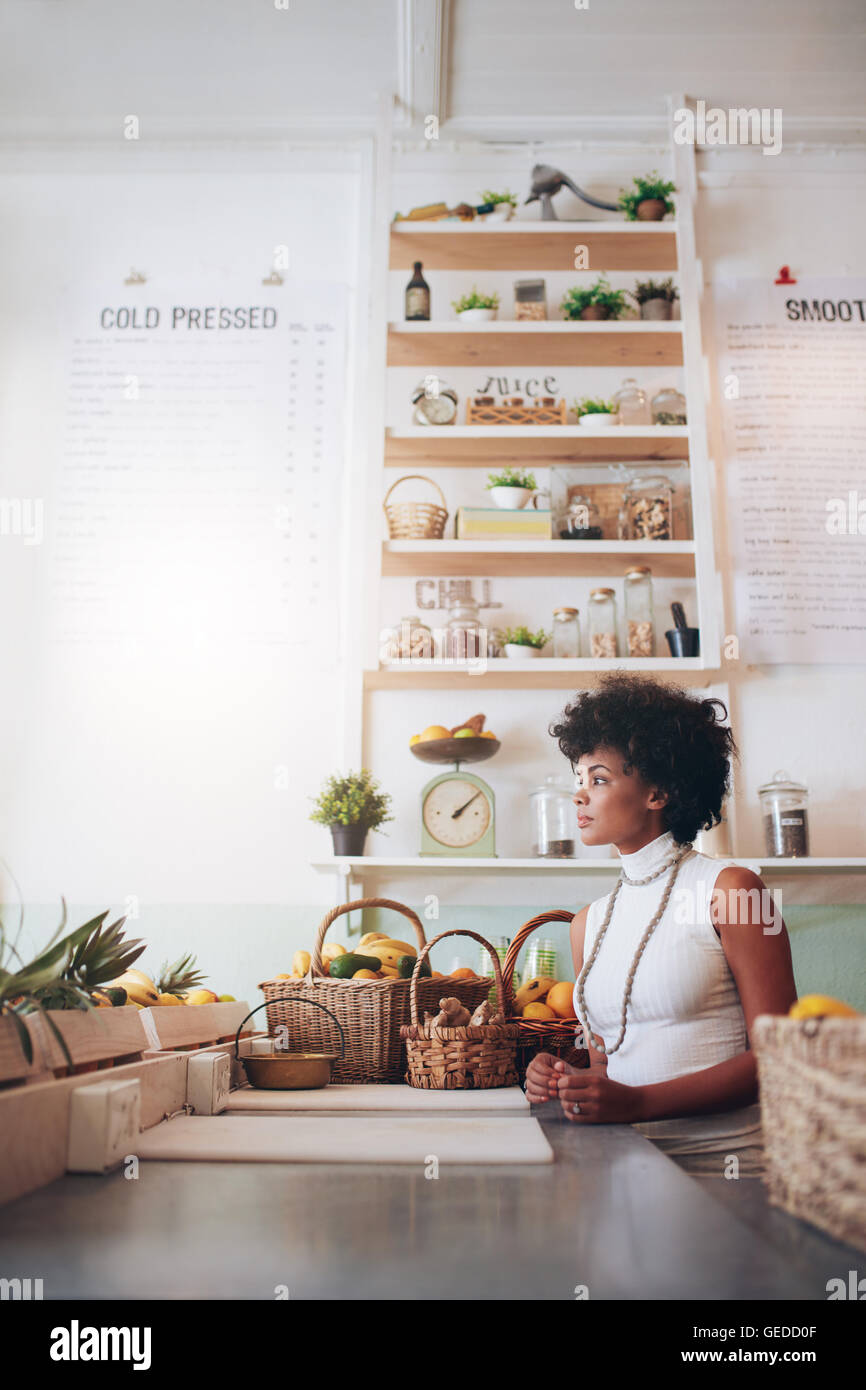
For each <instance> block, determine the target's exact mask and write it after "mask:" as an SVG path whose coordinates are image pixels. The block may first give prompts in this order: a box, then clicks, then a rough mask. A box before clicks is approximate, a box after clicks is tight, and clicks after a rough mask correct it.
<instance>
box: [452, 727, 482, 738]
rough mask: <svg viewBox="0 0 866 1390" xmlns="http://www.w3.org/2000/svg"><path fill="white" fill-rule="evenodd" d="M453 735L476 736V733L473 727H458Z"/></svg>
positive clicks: (461, 736)
mask: <svg viewBox="0 0 866 1390" xmlns="http://www.w3.org/2000/svg"><path fill="white" fill-rule="evenodd" d="M454 737H455V738H477V737H478V735H477V734H476V732H475V730H474V729H458V730H457V733H456V734H455V735H454Z"/></svg>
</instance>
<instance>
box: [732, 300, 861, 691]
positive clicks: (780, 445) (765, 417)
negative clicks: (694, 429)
mask: <svg viewBox="0 0 866 1390" xmlns="http://www.w3.org/2000/svg"><path fill="white" fill-rule="evenodd" d="M714 301H715V312H716V341H717V361H718V370H719V388H720V398H721V401H722V414H723V428H724V448H725V457H724V459H723V461H722V462H723V469H724V476H725V479H726V485H727V494H728V534H729V537H730V551H731V554H732V558H733V563H734V566H735V572H734V595H735V604H736V633H737V636H738V637H739V639H740V655H741V656H742V657H743V659H744V660H746V661H750V662H753V663H761V662H829V663H863V662H866V279H848V278H845V279H835V278H821V279H816V278H809V279H799V278H798V279H797V282H796V283H795V284H788V285H776V284H774V283H773V281H772V279H771V278H769V277H768V278H767V279H766V280H757V279H742V280H725V281H720V282H718V283H717V284H716V285H715V286H714Z"/></svg>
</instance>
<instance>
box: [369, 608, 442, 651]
mask: <svg viewBox="0 0 866 1390" xmlns="http://www.w3.org/2000/svg"><path fill="white" fill-rule="evenodd" d="M385 639H386V646H385V647H384V649H383V657H382V659H383V660H384V661H409V660H410V659H412V660H420V659H427V660H431V659H432V658H433V657H434V656H435V655H436V643H435V639H434V637H433V633H432V631H431V629H430V628H429V627H428V626H427V624H426V623H422V621H421V619H420V618H418V617H414V616H413V617H406V618H401V619H400V622H399V624H398V625H397V626H396V627H391V628H388V629H387V631H386V633H385Z"/></svg>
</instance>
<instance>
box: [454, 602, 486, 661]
mask: <svg viewBox="0 0 866 1390" xmlns="http://www.w3.org/2000/svg"><path fill="white" fill-rule="evenodd" d="M444 648H445V652H444V654H445V656H446V657H447V658H448V659H449V660H450V661H474V660H475V659H476V657H479V656H486V655H487V633H486V629H484V627H483V625H482V622H481V613H480V610H479V607H478V600H477V599H474V598H472V597H471V596H470V595H464V596H461V597H460V598H457V599H455V600H454V601H453V603H452V604H451V617H450V618H449V619H448V623H447V625H446V628H445V635H444Z"/></svg>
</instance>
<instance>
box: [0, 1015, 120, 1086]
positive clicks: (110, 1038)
mask: <svg viewBox="0 0 866 1390" xmlns="http://www.w3.org/2000/svg"><path fill="white" fill-rule="evenodd" d="M48 1016H49V1017H50V1018H51V1019H52V1021H53V1022H54V1024H55V1025H56V1027H57V1028H58V1030H59V1031H60V1033H61V1034H62V1036H63V1039H64V1041H65V1043H66V1046H67V1048H68V1049H69V1054H70V1056H71V1058H72V1065H71V1066H70V1064H69V1062H68V1061H67V1059H66V1057H65V1056H64V1054H63V1049H62V1048H61V1046H60V1043H59V1042H58V1041H57V1038H56V1037H55V1036H54V1033H53V1032H52V1031H51V1028H50V1027H49V1026H48V1024H47V1023H46V1021H45V1019H44V1018H43V1017H42V1016H41V1015H39V1014H27V1015H25V1016H24V1018H23V1023H24V1026H25V1028H26V1029H27V1031H28V1033H29V1034H30V1037H31V1039H32V1042H33V1061H32V1062H28V1061H27V1059H26V1057H25V1056H24V1052H23V1050H22V1047H21V1041H20V1039H19V1036H18V1031H17V1029H16V1027H15V1024H14V1023H13V1021H12V1019H11V1018H8V1017H7V1018H0V1086H3V1085H10V1084H11V1085H20V1084H22V1083H25V1084H32V1083H33V1082H36V1081H45V1080H48V1079H49V1078H51V1079H58V1078H60V1077H64V1076H78V1075H80V1074H82V1073H86V1072H93V1071H104V1070H106V1069H108V1068H110V1067H114V1066H117V1065H122V1064H123V1063H124V1062H133V1061H138V1060H139V1059H140V1058H141V1055H142V1053H143V1052H144V1050H145V1048H146V1047H147V1035H146V1033H145V1031H144V1027H143V1025H142V1022H141V1011H139V1010H138V1009H136V1008H135V1007H134V1006H133V1005H126V1006H124V1007H123V1008H119V1009H91V1010H83V1009H50V1010H49V1011H48Z"/></svg>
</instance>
